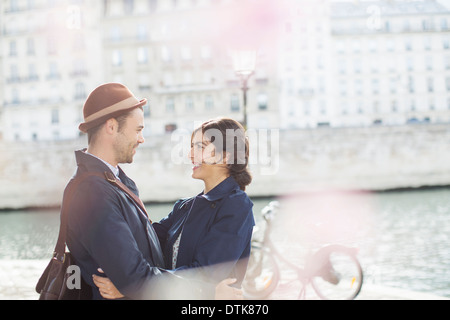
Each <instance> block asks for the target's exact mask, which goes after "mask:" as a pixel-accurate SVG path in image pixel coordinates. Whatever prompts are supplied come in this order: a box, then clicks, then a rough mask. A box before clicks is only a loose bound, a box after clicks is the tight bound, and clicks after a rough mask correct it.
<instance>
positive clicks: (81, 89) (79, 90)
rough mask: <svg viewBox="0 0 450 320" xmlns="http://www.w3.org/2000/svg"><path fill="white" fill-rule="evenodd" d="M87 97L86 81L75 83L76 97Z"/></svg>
mask: <svg viewBox="0 0 450 320" xmlns="http://www.w3.org/2000/svg"><path fill="white" fill-rule="evenodd" d="M84 98H86V90H85V86H84V83H81V82H80V83H77V84H76V85H75V99H84Z"/></svg>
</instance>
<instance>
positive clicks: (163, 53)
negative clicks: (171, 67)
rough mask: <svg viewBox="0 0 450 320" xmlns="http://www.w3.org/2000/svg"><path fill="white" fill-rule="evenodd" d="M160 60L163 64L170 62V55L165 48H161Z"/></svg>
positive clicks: (167, 48) (168, 50)
mask: <svg viewBox="0 0 450 320" xmlns="http://www.w3.org/2000/svg"><path fill="white" fill-rule="evenodd" d="M161 59H162V61H163V62H170V61H172V53H171V51H170V49H169V47H167V46H162V47H161Z"/></svg>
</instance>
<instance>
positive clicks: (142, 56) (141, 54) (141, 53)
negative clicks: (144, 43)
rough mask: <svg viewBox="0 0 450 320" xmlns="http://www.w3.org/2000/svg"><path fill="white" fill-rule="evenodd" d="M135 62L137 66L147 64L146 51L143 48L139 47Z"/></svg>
mask: <svg viewBox="0 0 450 320" xmlns="http://www.w3.org/2000/svg"><path fill="white" fill-rule="evenodd" d="M137 61H138V63H139V64H146V63H148V49H147V48H144V47H140V48H138V50H137Z"/></svg>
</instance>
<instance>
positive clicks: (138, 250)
mask: <svg viewBox="0 0 450 320" xmlns="http://www.w3.org/2000/svg"><path fill="white" fill-rule="evenodd" d="M75 156H76V161H77V165H78V169H77V172H76V174H75V176H74V177H75V178H76V177H77V176H79V175H80V174H81V173H83V172H100V173H104V172H105V171H110V169H109V168H108V167H107V166H106V164H105V163H103V162H102V161H101V160H99V159H96V158H95V157H93V156H91V155H89V154H86V153H85V152H84V151H76V152H75ZM119 178H120V180H121V181H122V182H123V183H124V184H125V185H126V186H127V187H128V188H129V189H130V190H132V191H133V192H134V193H135V194H136V195H138V190H137V188H136V185H135V183H134V182H133V181H132V180H131V179H130V178H128V177H127V176H126V175H125V173H124V172H123V171H122V170H120V173H119ZM69 183H73V178H72V180H71V181H70V182H69ZM67 189H68V188H66V190H65V194H64V198H63V201H64V199H67V194H66V192H67ZM68 205H69V210H68V226H67V229H68V230H67V246H68V248H69V250H70V251H71V253H72V255H73V257H74V259H75V261H76V263H77V265H78V266H79V267H80V269H81V273H82V277H83V279H84V280H85V281H86V282H87V283H88V284H89V285H90V286H92V291H93V298H94V299H101V295H100V293H99V290H98V288H97V287H96V286H95V285H94V283H93V281H92V275H93V274H99V272H98V271H97V268H101V269H103V271H104V272H105V275H106V276H107V277H108V278H110V279H111V280H112V282H113V283H114V284H115V286H116V287H117V288H118V289H119V291H121V293H122V294H124V295H126V296H127V297H130V298H134V299H141V298H149V296H148V293H149V292H148V288H149V282H150V281H151V280H152V279H155V277H154V276H155V275H161V273H162V272H164V270H163V267H164V259H163V255H162V251H161V247H160V244H159V241H158V238H157V235H156V233H155V231H154V229H153V227H152V225H151V223H150V222H149V220H148V218H147V216H146V215H145V214H144V213H142V212H141V211H140V210H139V209H138V208H137V207H136V205H135V204H134V203H133V201H132V200H131V199H129V198H128V195H126V194H125V193H124V192H122V191H121V190H119V189H118V188H117V187H115V186H113V185H111V184H110V183H109V182H108V181H106V180H105V179H102V178H101V177H97V176H89V177H88V178H86V179H85V180H84V181H83V182H81V184H80V185H79V186H78V188H77V190H76V191H75V194H74V197H73V200H72V203H70V204H68Z"/></svg>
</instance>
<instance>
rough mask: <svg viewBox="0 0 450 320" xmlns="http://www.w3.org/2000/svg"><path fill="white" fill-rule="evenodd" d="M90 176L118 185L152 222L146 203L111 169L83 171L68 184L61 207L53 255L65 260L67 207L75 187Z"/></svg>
mask: <svg viewBox="0 0 450 320" xmlns="http://www.w3.org/2000/svg"><path fill="white" fill-rule="evenodd" d="M90 176H97V177H100V178H103V179H105V180H106V181H108V182H109V183H111V184H112V185H115V186H117V187H118V188H119V189H120V190H122V191H123V192H125V193H126V194H127V195H128V196H129V197H130V198H131V199H132V200H133V202H134V203H135V204H136V205H137V206H138V207H139V209H141V211H142V212H143V213H144V214H145V215H146V217H147V219H148V220H149V221H150V223H152V221H151V220H150V218H149V216H148V213H147V210H146V209H145V205H144V203H143V202H142V200H141V199H139V197H138V196H137V195H136V194H135V193H134V192H132V191H131V190H130V189H129V188H128V187H127V186H126V185H125V184H123V183H122V182H121V181H120V180H119V179H117V178H116V177H115V176H114V174H113V173H112V172H110V171H105V172H103V174H102V173H100V172H85V173H82V174H81V175H80V176H79V177H76V178H75V179H74V182H73V183H72V184H71V185H68V190H67V191H66V192H67V198H66V201H64V200H63V203H62V207H61V224H60V227H59V235H58V241H57V242H56V246H55V250H54V252H53V257H54V258H56V259H58V260H60V261H64V253H65V251H66V234H67V220H68V217H67V208H68V204H69V203H70V202H71V201H72V198H73V195H74V194H75V188H76V187H77V186H78V185H79V184H80V183H81V182H82V181H83V180H84V179H86V178H87V177H90Z"/></svg>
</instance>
